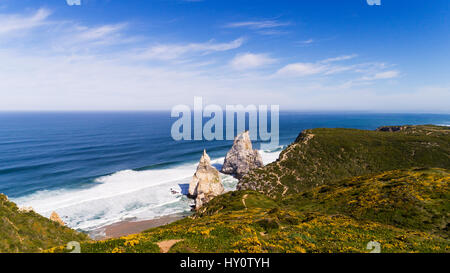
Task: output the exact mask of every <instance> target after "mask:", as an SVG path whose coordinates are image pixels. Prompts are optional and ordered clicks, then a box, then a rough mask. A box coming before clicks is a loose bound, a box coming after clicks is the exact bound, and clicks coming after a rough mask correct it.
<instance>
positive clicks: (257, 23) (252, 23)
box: [226, 20, 290, 29]
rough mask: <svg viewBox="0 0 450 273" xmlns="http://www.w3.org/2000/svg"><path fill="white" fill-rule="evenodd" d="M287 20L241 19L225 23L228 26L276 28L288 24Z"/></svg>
mask: <svg viewBox="0 0 450 273" xmlns="http://www.w3.org/2000/svg"><path fill="white" fill-rule="evenodd" d="M289 25H290V23H288V22H279V21H275V20H265V21H243V22H234V23H230V24H227V25H226V27H228V28H239V27H244V28H250V29H265V28H276V27H282V26H289Z"/></svg>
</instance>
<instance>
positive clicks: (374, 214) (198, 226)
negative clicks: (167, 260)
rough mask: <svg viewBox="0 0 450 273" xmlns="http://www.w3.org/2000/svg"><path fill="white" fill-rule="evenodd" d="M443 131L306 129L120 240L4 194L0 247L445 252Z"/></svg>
mask: <svg viewBox="0 0 450 273" xmlns="http://www.w3.org/2000/svg"><path fill="white" fill-rule="evenodd" d="M449 132H450V128H447V127H439V126H401V127H392V128H384V129H381V130H379V131H361V130H351V129H314V130H306V131H304V132H302V134H300V136H299V137H298V138H297V140H296V141H295V142H294V143H293V144H292V145H290V146H289V147H288V148H287V149H286V150H285V151H283V152H282V154H281V156H280V159H279V160H278V161H277V162H274V163H272V164H269V165H268V166H266V167H264V168H262V169H257V170H254V171H252V172H251V173H249V175H247V176H245V177H244V178H243V179H242V180H241V181H240V184H239V187H240V189H241V190H240V191H235V192H229V193H226V194H223V195H221V196H218V197H216V198H214V199H213V200H211V201H210V202H209V203H207V204H206V205H204V206H203V207H202V208H201V209H200V210H199V211H198V212H197V213H196V214H194V215H193V216H192V217H189V218H185V219H183V220H180V221H177V222H174V223H172V224H169V225H166V226H162V227H158V228H153V229H150V230H147V231H145V232H142V233H140V234H135V235H130V236H126V237H123V238H119V239H110V240H105V241H86V240H85V241H83V239H84V236H83V235H80V234H78V233H76V232H74V231H70V230H69V229H66V228H63V227H61V226H59V225H58V224H56V223H53V222H50V221H49V220H47V219H45V218H43V217H40V216H39V215H37V214H35V213H32V212H31V213H20V212H18V211H17V207H15V205H14V204H12V203H10V202H7V201H6V199H5V198H4V197H3V199H0V200H2V201H1V206H0V217H1V218H0V220H1V221H2V222H0V223H1V224H2V226H1V229H0V235H1V236H2V237H1V240H0V251H24V252H29V251H37V250H40V249H42V248H48V249H47V250H46V252H51V253H54V252H57V253H58V252H66V251H67V250H65V246H64V245H65V243H67V242H68V241H71V240H77V241H82V242H81V251H82V252H84V253H104V252H107V253H125V252H127V253H142V252H151V253H157V252H161V251H163V249H168V250H169V252H184V253H189V252H192V253H198V252H200V253H205V252H227V253H228V252H262V253H264V252H280V253H287V252H297V253H298V252H300V253H303V252H309V253H322V252H369V251H370V250H367V249H366V246H367V244H368V243H369V242H371V241H376V242H378V243H380V244H381V250H382V252H446V253H449V252H450V238H449V237H450V236H449V235H450V232H449V222H450V219H449V217H450V202H449V199H450V191H449V183H450V146H449V145H450V144H449V143H450V137H449ZM3 226H5V227H3ZM78 237H79V238H80V239H77V238H78ZM3 238H6V239H3ZM55 245H59V246H56V247H53V246H55ZM162 246H164V247H162ZM51 247H52V248H51ZM160 247H161V248H160Z"/></svg>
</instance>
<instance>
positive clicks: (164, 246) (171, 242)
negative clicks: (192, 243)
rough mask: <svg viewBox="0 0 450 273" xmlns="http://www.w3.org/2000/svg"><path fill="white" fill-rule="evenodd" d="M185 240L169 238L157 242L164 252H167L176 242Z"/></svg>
mask: <svg viewBox="0 0 450 273" xmlns="http://www.w3.org/2000/svg"><path fill="white" fill-rule="evenodd" d="M181 241H184V240H167V241H162V242H159V243H157V245H158V246H159V248H160V249H161V252H162V253H167V252H169V250H170V249H171V248H172V247H173V245H174V244H176V243H178V242H181Z"/></svg>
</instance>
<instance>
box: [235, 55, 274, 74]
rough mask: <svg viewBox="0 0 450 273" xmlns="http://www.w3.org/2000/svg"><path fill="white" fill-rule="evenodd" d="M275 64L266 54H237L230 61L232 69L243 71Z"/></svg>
mask: <svg viewBox="0 0 450 273" xmlns="http://www.w3.org/2000/svg"><path fill="white" fill-rule="evenodd" d="M274 62H276V59H273V58H270V57H269V56H267V55H266V54H253V53H245V54H239V55H237V56H236V57H234V58H233V60H231V62H230V64H231V66H232V67H233V68H234V69H237V70H244V69H252V68H259V67H263V66H266V65H269V64H272V63H274Z"/></svg>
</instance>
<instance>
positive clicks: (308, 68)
mask: <svg viewBox="0 0 450 273" xmlns="http://www.w3.org/2000/svg"><path fill="white" fill-rule="evenodd" d="M356 57H357V55H356V54H351V55H342V56H337V57H333V58H327V59H324V60H320V61H317V62H314V63H311V62H309V63H304V62H299V63H291V64H287V65H285V66H284V67H282V68H280V69H279V70H278V71H277V72H276V73H275V74H274V76H283V77H307V76H313V75H315V76H330V75H334V74H339V73H344V72H348V73H357V74H359V76H358V77H357V78H356V79H352V80H349V81H347V82H346V83H345V84H344V85H343V87H351V86H354V85H357V84H368V83H369V82H370V81H375V80H383V79H392V78H396V77H398V76H399V75H400V72H399V71H397V70H386V68H388V66H386V65H385V64H384V63H356V64H355V63H354V64H341V63H339V62H345V61H348V60H352V59H354V58H356ZM361 74H362V75H364V76H361Z"/></svg>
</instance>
